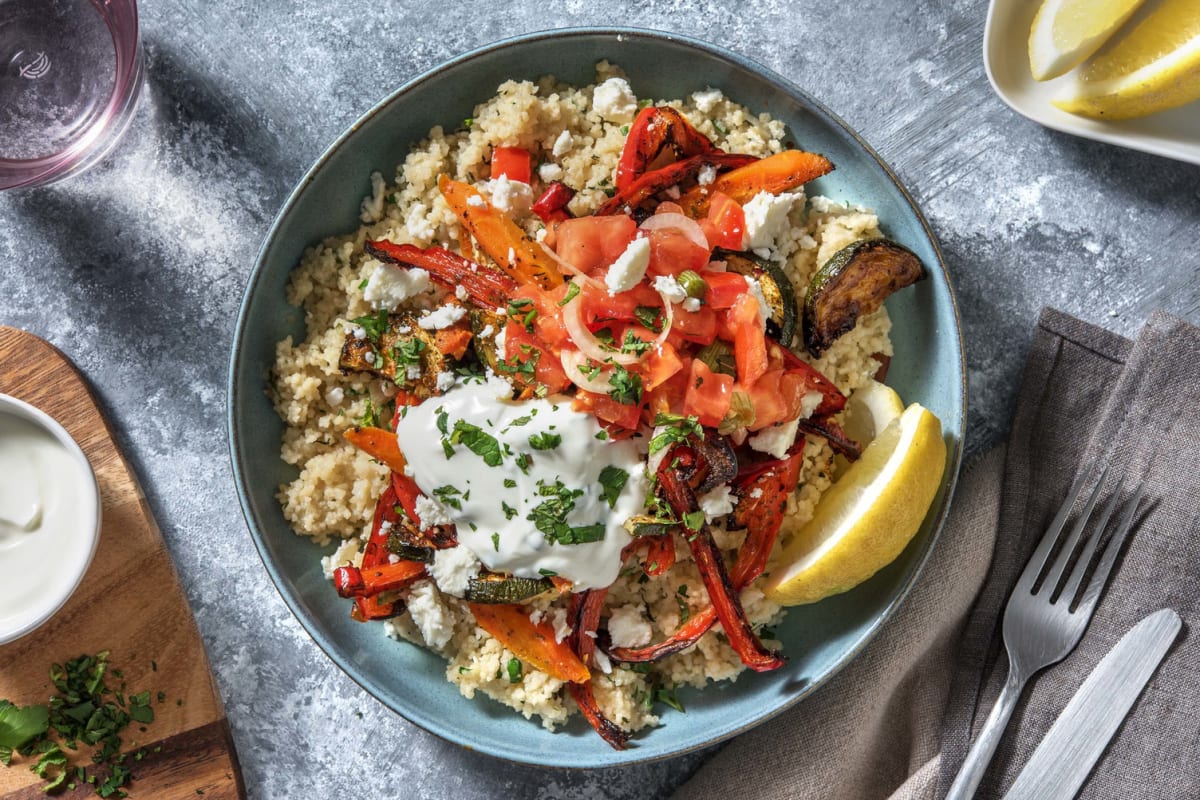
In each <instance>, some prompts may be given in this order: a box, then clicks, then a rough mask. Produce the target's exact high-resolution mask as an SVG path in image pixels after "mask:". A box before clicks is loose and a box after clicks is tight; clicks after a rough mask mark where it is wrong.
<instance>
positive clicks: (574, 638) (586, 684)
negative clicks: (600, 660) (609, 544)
mask: <svg viewBox="0 0 1200 800" xmlns="http://www.w3.org/2000/svg"><path fill="white" fill-rule="evenodd" d="M607 593H608V589H590V590H588V591H586V592H579V593H577V594H573V595H571V604H570V606H569V608H568V610H567V619H568V620H569V621H570V624H571V635H570V637H569V638H568V642H569V643H570V645H571V649H572V651H573V652H574V653H575V654H576V655H577V656H578V657H579V660H580V662H581V663H583V664H584V665H585V666H587V667H591V665H592V663H593V662H594V656H595V652H596V640H595V638H594V637H595V635H596V629H597V628H599V626H600V612H601V611H603V610H604V596H605V595H606V594H607ZM567 690H568V691H569V692H570V693H571V697H572V698H573V699H574V700H575V704H576V705H578V706H579V710H580V711H582V712H583V716H584V718H585V719H587V721H588V723H589V724H590V725H591V726H592V727H593V728H595V730H596V733H598V734H600V736H601V737H602V738H603V739H604V741H606V742H608V743H609V745H610V746H612V748H613V749H614V750H624V749H625V744H626V743H627V742H628V741H629V734H628V733H627V732H625V731H623V730H621V728H620V727H619V726H618V725H617V724H616V723H615V722H613V721H612V720H610V719H609V718H608V717H606V716H604V713H603V712H602V711H601V710H600V706H599V704H597V703H596V696H595V694H594V693H593V692H592V682H591V680H590V678H589V680H587V681H582V682H579V683H569V684H567Z"/></svg>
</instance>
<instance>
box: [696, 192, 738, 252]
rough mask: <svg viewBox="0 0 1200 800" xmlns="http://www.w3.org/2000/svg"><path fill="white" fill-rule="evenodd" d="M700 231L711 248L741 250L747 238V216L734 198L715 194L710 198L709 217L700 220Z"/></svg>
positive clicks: (720, 193)
mask: <svg viewBox="0 0 1200 800" xmlns="http://www.w3.org/2000/svg"><path fill="white" fill-rule="evenodd" d="M700 229H701V230H702V231H704V236H705V238H706V239H708V246H709V247H724V248H725V249H727V250H741V249H742V241H743V240H744V239H745V237H746V214H745V212H744V211H742V207H741V206H740V205H738V203H737V201H736V200H734V199H733V198H732V197H730V196H729V195H727V194H725V193H724V192H713V193H712V194H711V195H710V196H709V202H708V216H706V217H705V218H704V219H702V220H700Z"/></svg>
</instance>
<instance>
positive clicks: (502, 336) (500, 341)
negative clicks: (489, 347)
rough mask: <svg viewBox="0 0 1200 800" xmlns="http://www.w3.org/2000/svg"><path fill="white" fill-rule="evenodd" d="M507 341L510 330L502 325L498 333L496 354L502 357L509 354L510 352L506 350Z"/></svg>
mask: <svg viewBox="0 0 1200 800" xmlns="http://www.w3.org/2000/svg"><path fill="white" fill-rule="evenodd" d="M507 341H508V328H507V327H505V326H503V325H501V326H500V330H499V331H497V332H496V352H497V353H499V354H500V355H501V356H503V355H506V354H507V353H508V351H507V350H505V349H504V345H505V343H506V342H507Z"/></svg>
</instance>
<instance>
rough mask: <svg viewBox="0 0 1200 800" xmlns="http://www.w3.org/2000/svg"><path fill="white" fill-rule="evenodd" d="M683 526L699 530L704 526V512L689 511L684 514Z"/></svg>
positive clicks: (690, 529) (691, 529)
mask: <svg viewBox="0 0 1200 800" xmlns="http://www.w3.org/2000/svg"><path fill="white" fill-rule="evenodd" d="M683 527H685V528H687V529H688V530H689V531H698V530H700V529H701V528H703V527H704V512H703V511H689V512H688V513H686V514H684V515H683Z"/></svg>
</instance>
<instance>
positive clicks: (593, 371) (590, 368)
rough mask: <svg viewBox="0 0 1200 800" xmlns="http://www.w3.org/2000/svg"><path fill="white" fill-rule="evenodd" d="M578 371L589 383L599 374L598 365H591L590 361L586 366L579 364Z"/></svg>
mask: <svg viewBox="0 0 1200 800" xmlns="http://www.w3.org/2000/svg"><path fill="white" fill-rule="evenodd" d="M578 369H579V371H580V372H581V373H583V377H585V378H587V379H588V380H589V381H590V380H592V379H594V378H595V377H596V375H598V374H599V373H600V365H599V364H593V363H592V362H591V361H588V362H587V363H586V364H580V365H579V367H578Z"/></svg>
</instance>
